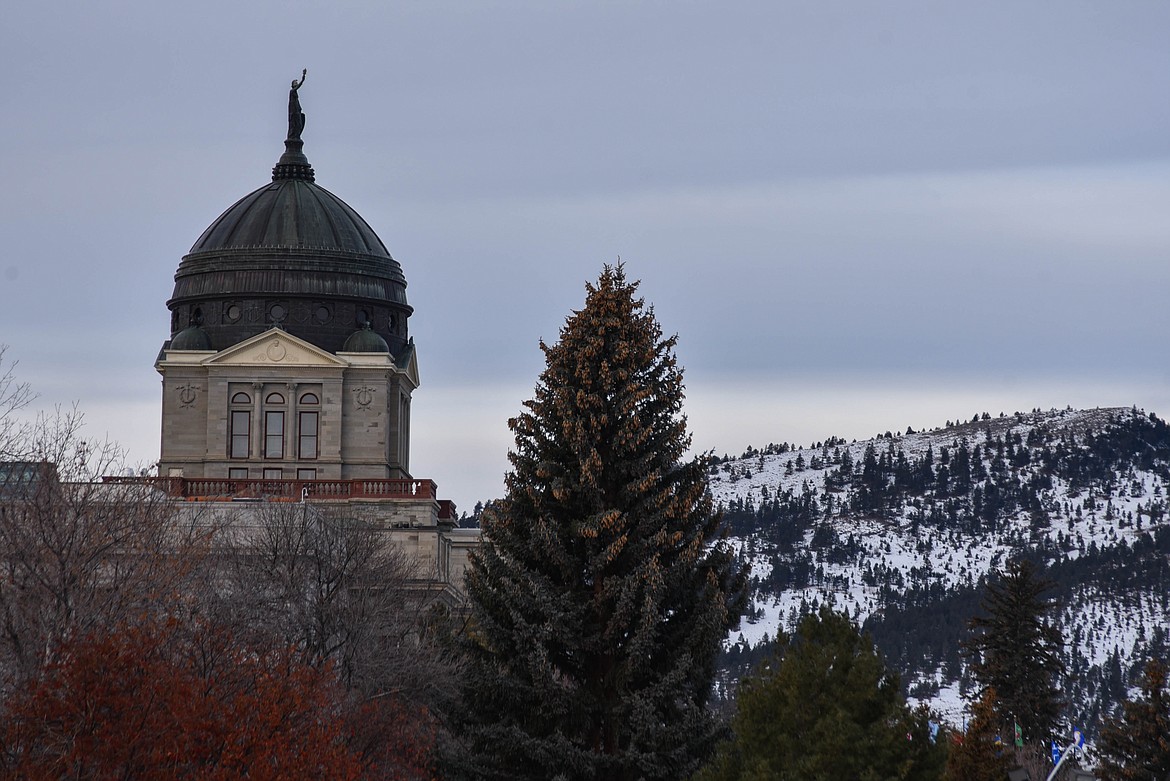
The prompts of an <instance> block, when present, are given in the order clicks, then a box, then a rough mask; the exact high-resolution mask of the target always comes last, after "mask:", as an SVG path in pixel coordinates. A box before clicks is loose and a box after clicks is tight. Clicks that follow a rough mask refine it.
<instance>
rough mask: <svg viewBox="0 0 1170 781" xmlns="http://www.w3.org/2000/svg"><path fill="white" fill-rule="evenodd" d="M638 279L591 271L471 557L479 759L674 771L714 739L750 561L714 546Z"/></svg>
mask: <svg viewBox="0 0 1170 781" xmlns="http://www.w3.org/2000/svg"><path fill="white" fill-rule="evenodd" d="M636 289H637V283H630V282H627V281H626V278H625V274H624V271H623V269H622V267H621V266H620V265H619V266H617V267H609V266H607V267H606V268H605V269H604V271H603V272H602V274H601V277H600V279H599V280H598V282H597V284H596V286H593V285H588V286H587V291H588V294H587V296H586V301H585V307H584V308H583V309H582V310H580V311H579V312H575V313H574V314H572V315H571V316H570V317H569V318H568V319H567V321H566V324H565V326H564V327H563V328H562V329H561V334H560V341H559V342H558V343H557V344H555V345H552V346H547V345H545V344H544V343H543V342H542V343H541V349H542V350H543V351H544V353H545V359H546V363H547V366H546V368H545V370H544V372H543V373H542V374H541V377H540V380H539V382H538V383H537V387H536V391H535V398H534V399H532V400H530V401H527V402H525V405H524V406H525V407H526V411H525V412H523V413H522V414H521V415H519V416H518V417H516V418H514V419H512V420H510V421H509V426H510V428H511V429H512V431H513V432H514V433H515V437H516V444H515V448H514V450H513V451H512V452H511V453H510V455H509V458H510V460H511V463H512V471H511V472H509V474H508V475H507V477H506V485H507V495H506V496H505V498H504V499H503V500H502V501H500V502H498V503H496V504H494V505H493V506H491V507H490V508H488V509H487V510H485V512H484V515H483V531H484V539H483V544H482V547H481V549H480V550H479V551H478V553H477V554H476V555H475V556H474V558H473V561H472V565H471V568H470V570H469V572H468V576H467V586H468V594H469V597H470V600H471V610H472V615H471V621H470V629H469V632H468V642H467V650H468V654H469V669H468V671H467V682H468V683H467V689H466V692H465V694H466V702H465V710H464V712H463V713H462V714H461V718H462V724H461V725H460V727H461V729H460V732H461V733H462V736H461V744H460V745H459V746H458V747H455V748H453V749H451V750H449V751H447V752H446V758H447V761H448V766H449V768H448V769H449V772H450V773H451V774H452V775H455V776H467V777H475V778H539V779H550V778H563V779H595V778H607V779H626V778H629V779H634V778H647V779H653V778H663V779H678V778H685V777H687V776H688V775H690V774H691V773H692V772H693V771H694V770H695V769H696V768H697V766H698V765H699V763H700V762H701V760H702V759H703V758H705V757H706V756H707V755H708V753H709V752H710V750H711V748H712V746H713V743H714V740H715V735H716V725H715V722H714V719H713V716H712V714H711V713H710V712H709V711H708V709H707V708H706V704H707V700H708V697H709V695H710V692H711V687H712V681H713V678H714V672H715V662H716V655H717V653H718V650H719V647H720V643H721V642H722V640H723V638H724V637H725V636H726V633H727V631H728V629H729V628H730V627H732V626H733V625H734V624H735V623H737V622H738V618H739V615H740V613H741V612H742V609H743V601H744V600H743V593H744V580H745V578H744V574H743V573H742V572H741V571H740V570H739V569H738V568H736V566H735V565H734V564H733V562H732V557H731V556H730V554H729V553H728V551H726V550H725V549H723V547H722V546H719V545H714V546H713V545H712V543H713V542H714V541H715V540H716V539H717V537H718V536H719V534H720V520H719V516H718V515H717V514H716V513H714V512H713V511H712V507H711V499H710V496H709V494H708V492H707V483H706V468H705V463H704V460H703V459H702V458H695V459H692V460H689V461H683V460H682V459H683V456H684V454H685V451H686V449H687V447H688V446H689V442H690V440H689V436H688V435H687V432H686V421H685V418H683V416H682V414H681V409H682V400H683V382H682V370H681V369H680V368H679V367H678V365H677V363H676V359H675V355H674V346H675V337H669V338H663V336H662V331H661V328H660V326H659V324H658V322H657V320H656V318H655V317H654V312H653V309H650V308H647V307H646V306H645V304H644V302H643V301H642V300H641V299H640V298H636V297H635V292H636Z"/></svg>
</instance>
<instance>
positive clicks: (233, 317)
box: [167, 104, 413, 355]
mask: <svg viewBox="0 0 1170 781" xmlns="http://www.w3.org/2000/svg"><path fill="white" fill-rule="evenodd" d="M297 109H298V111H297V113H299V104H298V106H297ZM299 117H300V120H299V124H298V123H297V122H296V121H295V119H294V116H293V113H292V112H291V111H290V122H289V135H288V138H287V139H286V140H285V152H284V154H283V155H282V156H281V158H280V160H279V162H278V163H277V164H276V166H275V167H274V168H273V171H272V181H271V182H270V183H268V184H265V185H264V186H263V187H260V188H258V189H256V190H254V191H253V192H251V193H249V194H248V195H245V196H244V197H243V198H241V199H239V200H238V201H236V202H235V203H234V204H233V205H232V206H230V207H229V208H228V209H227V210H226V211H225V212H224V213H223V214H221V215H220V216H219V217H218V218H216V219H215V221H213V222H212V223H211V225H210V226H209V227H208V228H207V230H205V231H204V232H203V234H202V235H201V236H200V237H199V239H198V240H197V241H196V242H195V244H194V245H193V246H192V247H191V251H190V252H188V253H187V254H186V255H185V256H184V257H183V259H182V260H181V262H180V263H179V268H178V271H176V272H175V288H174V293H173V294H172V296H171V299H170V300H169V301H168V302H167V307H168V308H169V309H170V310H171V336H172V339H174V338H177V337H178V336H179V334H180V333H181V332H184V331H185V330H186V329H188V328H189V327H190V326H192V325H199V326H200V327H201V328H202V331H203V332H204V333H205V334H206V336H207V338H208V340H209V341H210V345H211V347H212V348H213V349H215V350H223V349H225V348H227V347H230V346H232V345H234V344H237V343H239V342H242V341H243V340H245V339H248V338H250V337H252V336H255V335H256V334H258V333H261V332H263V331H266V330H268V329H270V328H272V327H274V326H279V327H281V328H283V329H284V330H286V331H288V332H289V333H291V334H293V335H295V336H297V337H299V338H301V339H304V340H305V341H308V342H310V343H312V344H315V345H317V346H318V347H321V348H323V349H325V350H328V351H330V352H338V351H340V350H342V349H343V348H344V346H345V342H346V339H347V338H348V337H349V336H350V335H351V334H353V333H354V331H355V330H357V329H363V328H364V327H365V326H367V325H368V326H369V328H370V330H372V331H373V333H374V334H376V335H377V336H379V337H381V338H382V339H384V340H385V342H386V344H387V345H388V346H389V349H390V352H391V353H392V354H395V355H397V354H398V353H399V352H400V351H402V349H403V348H404V347H405V346H406V344H407V342H408V340H409V333H408V329H407V318H409V316H410V315H411V313H412V312H413V310H412V308H411V307H410V306H409V305H408V304H407V301H406V277H405V276H404V275H403V273H402V267H401V266H400V265H399V264H398V261H396V260H394V258H392V257H391V256H390V253H389V252H388V251H387V249H386V245H385V244H383V243H382V240H381V239H380V238H378V235H377V234H376V233H375V232H374V230H373V228H371V227H370V225H369V223H367V222H366V221H365V220H364V219H362V217H361V215H359V214H358V213H357V212H356V211H354V210H353V208H351V207H350V206H349V205H348V204H347V203H345V202H344V201H343V200H341V199H340V198H338V197H337V196H336V195H334V194H333V193H331V192H329V191H328V190H326V189H325V188H323V187H321V186H319V185H318V184H316V176H315V172H314V171H313V169H312V167H311V166H310V165H309V161H308V160H307V159H306V158H305V156H304V154H303V152H302V145H303V142H302V140H301V138H300V131H301V129H303V127H304V115H303V114H299Z"/></svg>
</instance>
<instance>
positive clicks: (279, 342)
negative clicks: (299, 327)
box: [203, 328, 349, 368]
mask: <svg viewBox="0 0 1170 781" xmlns="http://www.w3.org/2000/svg"><path fill="white" fill-rule="evenodd" d="M203 364H204V365H207V366H274V365H275V366H333V367H342V368H343V367H345V366H348V365H349V364H348V363H346V362H345V361H343V360H341V359H340V358H338V357H337V356H336V355H333V354H332V353H330V352H328V351H327V350H322V349H321V348H320V347H317V346H316V345H313V344H309V343H308V342H306V341H305V340H304V339H298V338H297V337H295V336H293V335H292V334H290V333H289V332H287V331H282V330H281V329H279V328H272V329H269V330H268V331H265V332H264V333H262V334H256V335H255V336H253V337H252V338H250V339H245V340H244V341H242V342H240V343H239V344H236V345H232V346H231V347H229V348H227V349H226V350H222V351H220V352H218V353H216V354H215V355H213V356H211V357H210V358H207V359H205V360H204V361H203Z"/></svg>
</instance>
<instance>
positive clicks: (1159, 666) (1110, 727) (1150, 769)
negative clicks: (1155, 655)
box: [1099, 659, 1170, 781]
mask: <svg viewBox="0 0 1170 781" xmlns="http://www.w3.org/2000/svg"><path fill="white" fill-rule="evenodd" d="M1099 750H1100V756H1101V768H1100V773H1101V778H1102V781H1165V779H1167V778H1170V692H1167V690H1166V665H1165V664H1163V663H1162V662H1161V661H1159V660H1157V659H1153V660H1151V661H1150V662H1149V663H1148V664H1147V665H1146V671H1145V678H1144V679H1143V681H1142V695H1141V697H1140V698H1139V699H1137V700H1127V701H1125V702H1124V703H1122V712H1121V718H1120V719H1112V718H1111V719H1108V720H1107V721H1106V722H1105V729H1104V730H1103V731H1102V733H1101V744H1100V747H1099Z"/></svg>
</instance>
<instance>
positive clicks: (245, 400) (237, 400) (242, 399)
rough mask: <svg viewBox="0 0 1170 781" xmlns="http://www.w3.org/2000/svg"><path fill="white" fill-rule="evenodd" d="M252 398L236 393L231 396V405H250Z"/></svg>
mask: <svg viewBox="0 0 1170 781" xmlns="http://www.w3.org/2000/svg"><path fill="white" fill-rule="evenodd" d="M251 403H252V397H251V396H249V395H248V394H246V393H237V394H236V395H234V396H232V404H251Z"/></svg>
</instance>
